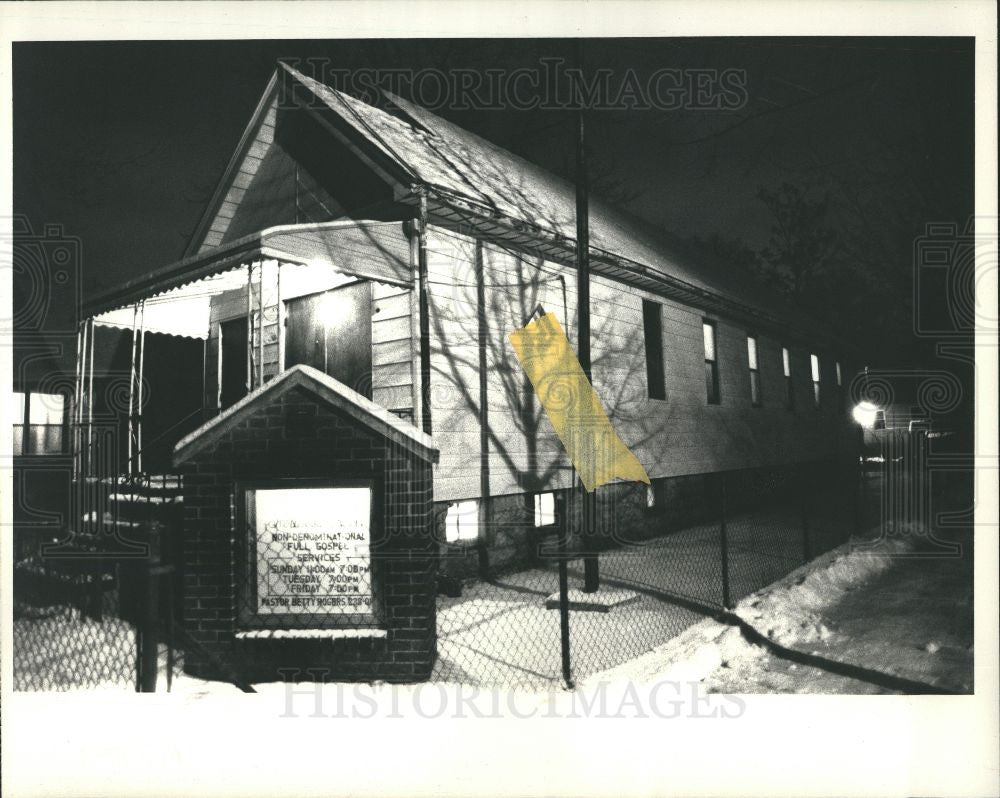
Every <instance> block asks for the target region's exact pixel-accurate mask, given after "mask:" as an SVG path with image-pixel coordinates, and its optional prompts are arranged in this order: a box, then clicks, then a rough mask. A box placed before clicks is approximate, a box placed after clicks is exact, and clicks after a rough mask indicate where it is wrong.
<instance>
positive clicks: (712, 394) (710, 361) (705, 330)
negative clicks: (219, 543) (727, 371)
mask: <svg viewBox="0 0 1000 798" xmlns="http://www.w3.org/2000/svg"><path fill="white" fill-rule="evenodd" d="M702 334H703V335H704V338H705V389H706V392H707V394H708V403H709V404H710V405H717V404H719V360H718V352H717V351H716V347H715V322H714V321H708V320H705V321H703V322H702Z"/></svg>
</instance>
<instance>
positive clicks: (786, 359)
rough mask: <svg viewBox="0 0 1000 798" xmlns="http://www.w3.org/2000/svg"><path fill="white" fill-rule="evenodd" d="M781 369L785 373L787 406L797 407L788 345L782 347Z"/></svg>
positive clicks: (790, 407)
mask: <svg viewBox="0 0 1000 798" xmlns="http://www.w3.org/2000/svg"><path fill="white" fill-rule="evenodd" d="M781 369H782V373H783V374H784V375H785V407H787V408H788V409H789V410H792V409H794V407H795V391H794V389H793V387H792V356H791V354H790V353H789V351H788V347H787V346H783V347H781Z"/></svg>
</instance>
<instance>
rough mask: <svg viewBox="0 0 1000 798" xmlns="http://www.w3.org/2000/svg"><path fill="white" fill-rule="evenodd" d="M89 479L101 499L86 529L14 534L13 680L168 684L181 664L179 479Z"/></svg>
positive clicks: (22, 685)
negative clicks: (47, 535) (55, 537)
mask: <svg viewBox="0 0 1000 798" xmlns="http://www.w3.org/2000/svg"><path fill="white" fill-rule="evenodd" d="M87 484H88V486H89V488H90V489H91V490H92V491H94V492H95V493H98V494H99V496H100V499H99V500H97V501H94V502H93V506H94V507H95V508H96V509H94V510H91V511H90V512H88V513H85V514H83V515H82V517H81V523H80V525H79V526H80V529H79V530H78V531H75V532H73V533H67V537H65V538H64V539H63V540H61V541H57V542H52V541H49V542H43V541H41V540H35V539H34V536H27V539H24V538H25V536H23V535H21V536H18V535H15V537H16V538H17V539H19V542H20V544H21V545H19V546H17V547H16V551H17V552H18V557H17V559H16V561H15V563H14V569H13V572H14V573H13V577H14V579H13V582H14V584H13V587H14V589H13V665H14V673H13V676H14V689H15V690H19V691H21V690H52V691H60V690H74V689H93V688H116V689H133V690H143V691H151V690H155V689H156V685H157V683H158V682H159V684H160V685H161V686H166V687H167V689H169V688H170V686H171V684H172V681H173V678H174V676H175V675H177V674H178V673H180V671H181V669H182V667H183V657H182V655H181V653H180V652H179V651H178V649H177V647H176V645H175V635H174V632H175V629H176V625H175V618H176V616H177V610H178V607H179V596H178V591H177V570H176V569H177V566H178V563H179V556H178V550H177V545H176V544H177V542H178V539H179V534H178V533H179V529H178V526H177V523H176V517H175V516H176V513H175V512H174V509H175V506H176V505H177V504H178V503H179V496H180V486H179V485H178V484H173V485H170V486H167V485H166V482H165V481H164V479H163V478H162V477H157V481H156V484H155V485H151V483H150V479H149V478H148V477H145V476H142V477H136V478H128V479H127V480H126V478H114V479H104V480H97V479H93V480H89V481H88V483H87ZM154 509H155V512H154Z"/></svg>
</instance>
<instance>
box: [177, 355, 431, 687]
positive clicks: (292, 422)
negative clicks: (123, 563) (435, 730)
mask: <svg viewBox="0 0 1000 798" xmlns="http://www.w3.org/2000/svg"><path fill="white" fill-rule="evenodd" d="M436 459H437V451H436V450H435V449H434V446H433V442H432V441H431V439H430V438H429V437H428V436H427V435H425V434H424V433H422V432H421V431H419V430H418V429H417V428H416V427H414V426H413V425H412V424H410V423H409V422H406V421H403V420H401V419H399V418H397V417H396V416H394V415H393V414H391V413H389V412H388V411H386V410H384V409H383V408H381V407H379V406H378V405H376V404H374V403H373V402H371V401H370V400H368V399H366V398H365V397H363V396H361V395H360V394H358V393H356V392H354V391H352V390H350V389H349V388H347V387H345V386H344V385H343V384H341V383H339V382H337V381H336V380H334V379H333V378H331V377H328V376H326V375H325V374H322V373H321V372H319V371H317V370H315V369H312V368H309V367H308V366H295V367H293V368H291V369H289V370H287V371H285V372H283V373H282V374H280V375H279V376H278V377H276V378H275V379H273V380H272V381H270V382H268V383H267V384H266V385H264V386H263V387H262V388H260V389H258V390H257V391H254V392H253V393H251V394H249V395H248V396H246V397H245V398H244V399H243V400H242V401H240V402H238V403H237V404H235V405H233V406H232V407H231V408H229V409H228V410H226V411H225V412H224V413H222V414H221V415H219V416H217V417H216V418H215V419H213V420H212V421H210V422H208V423H207V424H205V425H204V426H202V427H201V428H200V429H198V430H196V431H195V432H194V433H192V434H191V435H189V436H187V437H186V438H184V439H183V440H181V441H180V442H179V443H178V444H177V447H176V448H175V450H174V461H175V463H176V464H177V465H178V466H180V467H181V468H182V473H183V476H184V568H185V575H184V586H185V593H184V622H185V626H186V629H187V632H188V634H189V636H190V637H191V638H193V641H194V645H192V646H190V647H189V648H188V650H187V651H186V654H185V668H186V670H187V671H188V672H189V673H191V674H192V675H198V676H203V677H208V678H232V677H233V674H234V672H235V673H236V675H238V676H239V677H241V678H244V679H246V680H248V681H254V680H261V681H263V680H273V679H280V678H285V677H287V676H294V675H295V674H296V672H297V674H298V677H299V678H309V677H310V676H313V677H316V676H320V675H321V677H322V678H325V679H328V680H332V679H354V680H365V679H385V680H387V681H418V680H421V679H425V678H427V676H428V675H429V673H430V670H431V667H432V666H433V664H434V659H435V656H436V632H435V575H436V571H437V551H438V546H437V541H435V540H434V538H433V527H432V524H431V499H432V496H431V466H432V463H433V462H435V461H436ZM310 669H312V671H313V672H312V674H310V673H309V672H308V671H309V670H310Z"/></svg>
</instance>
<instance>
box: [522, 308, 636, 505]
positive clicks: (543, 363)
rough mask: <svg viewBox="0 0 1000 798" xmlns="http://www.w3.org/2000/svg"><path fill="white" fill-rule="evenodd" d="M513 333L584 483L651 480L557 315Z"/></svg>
mask: <svg viewBox="0 0 1000 798" xmlns="http://www.w3.org/2000/svg"><path fill="white" fill-rule="evenodd" d="M508 338H509V339H510V343H511V345H512V346H513V347H514V352H516V353H517V358H518V360H520V361H521V367H522V368H523V369H524V371H525V373H526V374H527V375H528V379H530V380H531V384H532V385H533V386H534V388H535V394H536V395H537V396H538V399H539V401H540V402H541V403H542V407H544V408H545V413H546V415H548V417H549V421H551V422H552V426H553V427H554V428H555V431H556V434H557V435H558V436H559V440H561V441H562V444H563V446H564V447H566V452H567V454H569V457H570V460H572V461H573V466H574V467H575V468H576V470H577V473H579V475H580V480H581V481H582V482H583V485H584V487H585V488H586V489H587V490H588V491H593V490H594V489H596V488H598V487H600V486H601V485H605V484H607V483H608V482H611V481H612V480H614V479H616V478H617V479H625V480H631V481H633V482H645V483H646V484H647V485H648V484H649V476H648V475H647V474H646V469H644V468H643V467H642V463H640V462H639V460H638V459H637V458H636V456H635V455H634V454H632V452H631V451H630V450H629V448H628V446H626V445H625V444H624V443H623V442H622V440H621V438H619V437H618V435H617V433H616V432H615V430H614V427H612V426H611V421H610V420H609V419H608V414H607V412H606V411H605V410H604V406H603V405H602V404H601V400H600V397H598V395H597V391H595V390H594V386H592V385H591V384H590V381H589V380H588V379H587V375H586V374H584V373H583V368H582V367H581V366H580V361H579V360H577V357H576V353H575V352H574V351H573V348H572V347H571V346H570V343H569V339H567V338H566V333H564V332H563V329H562V327H561V326H560V325H559V320H558V319H557V318H556V317H555V314H552V313H546V314H545V315H544V316H542V317H541V318H540V319H538V321H533V322H531V323H530V324H527V325H526V326H524V327H522V328H521V329H520V330H514V332H512V333H510V334H509V335H508Z"/></svg>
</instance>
